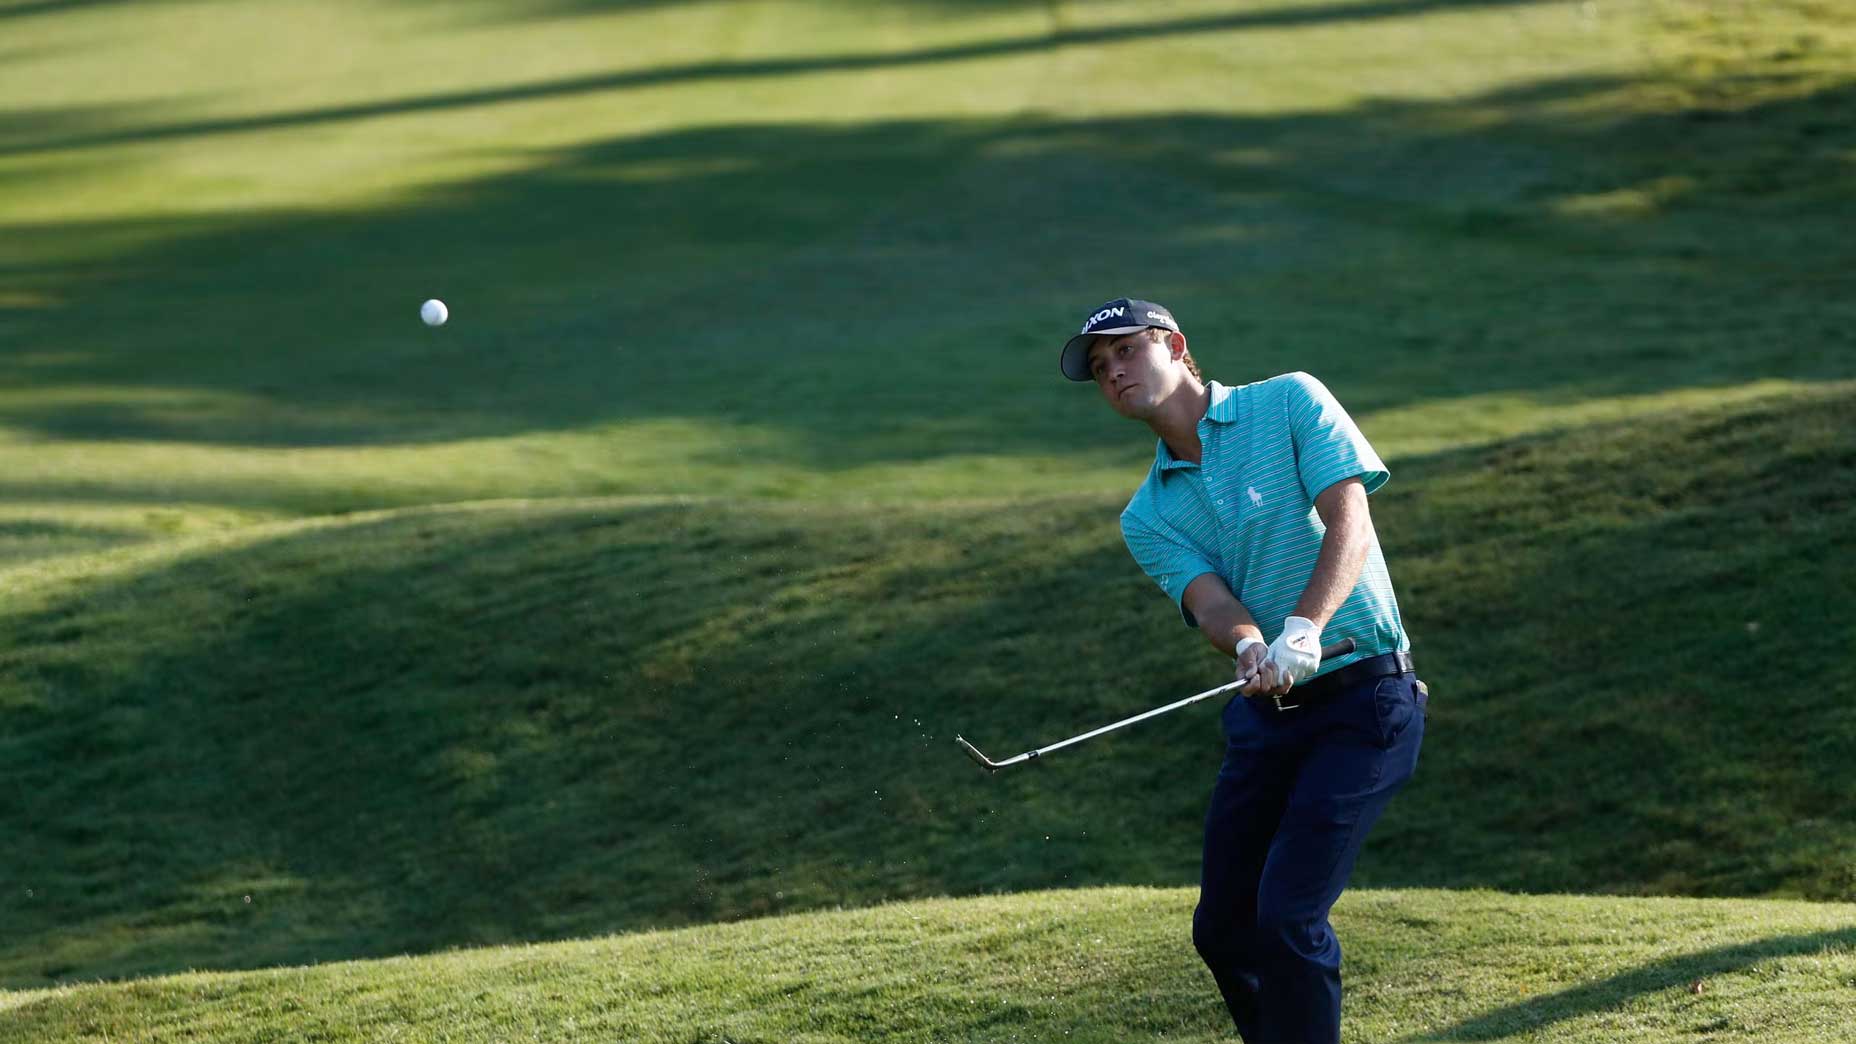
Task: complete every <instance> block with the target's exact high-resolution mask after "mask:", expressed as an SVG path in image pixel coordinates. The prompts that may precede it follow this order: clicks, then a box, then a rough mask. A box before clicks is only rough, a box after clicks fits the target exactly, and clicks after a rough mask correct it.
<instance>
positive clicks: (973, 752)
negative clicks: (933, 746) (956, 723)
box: [954, 736, 1038, 772]
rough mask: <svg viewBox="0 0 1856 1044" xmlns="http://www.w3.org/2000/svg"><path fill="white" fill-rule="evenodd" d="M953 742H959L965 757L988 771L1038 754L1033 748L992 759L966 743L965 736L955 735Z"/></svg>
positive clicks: (993, 770)
mask: <svg viewBox="0 0 1856 1044" xmlns="http://www.w3.org/2000/svg"><path fill="white" fill-rule="evenodd" d="M954 742H955V743H958V744H960V749H961V750H964V751H966V752H967V757H970V758H972V759H973V760H974V761H977V762H979V765H980V767H981V768H983V769H985V770H986V771H988V772H997V771H999V770H1000V769H1002V768H1005V767H1007V766H1009V765H1016V764H1018V763H1019V762H1021V761H1029V760H1030V759H1032V758H1035V757H1037V756H1038V752H1037V751H1035V750H1034V751H1030V752H1028V753H1025V754H1020V755H1018V756H1017V757H1015V758H1006V759H1005V760H1004V761H994V760H992V759H991V758H989V757H987V756H986V755H984V754H981V753H980V749H979V748H978V747H976V746H974V745H973V744H971V743H968V742H967V741H966V738H965V737H962V736H955V737H954Z"/></svg>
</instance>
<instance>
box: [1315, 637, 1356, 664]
mask: <svg viewBox="0 0 1856 1044" xmlns="http://www.w3.org/2000/svg"><path fill="white" fill-rule="evenodd" d="M1352 651H1353V639H1352V638H1342V639H1341V640H1340V641H1338V642H1335V643H1334V644H1333V645H1324V646H1322V647H1321V658H1322V659H1323V660H1333V659H1337V658H1339V657H1342V656H1345V655H1347V654H1348V653H1350V652H1352Z"/></svg>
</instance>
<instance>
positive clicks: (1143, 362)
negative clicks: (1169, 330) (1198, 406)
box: [1089, 330, 1186, 420]
mask: <svg viewBox="0 0 1856 1044" xmlns="http://www.w3.org/2000/svg"><path fill="white" fill-rule="evenodd" d="M1175 339H1177V340H1178V341H1179V342H1180V345H1179V347H1180V350H1181V352H1182V353H1183V351H1184V342H1185V338H1183V337H1180V336H1179V335H1178V334H1170V335H1168V336H1167V337H1166V338H1165V339H1163V340H1158V341H1156V340H1154V339H1153V333H1152V331H1149V330H1136V331H1135V332H1134V333H1131V334H1121V335H1120V336H1117V337H1108V336H1103V337H1098V338H1096V343H1095V344H1093V345H1091V346H1090V348H1089V373H1090V375H1091V376H1093V377H1094V378H1095V382H1096V389H1097V390H1098V391H1100V392H1101V393H1102V397H1103V398H1104V399H1107V400H1108V404H1109V405H1110V406H1111V407H1113V408H1114V410H1115V412H1116V413H1119V414H1121V415H1122V416H1123V417H1130V418H1133V419H1134V420H1145V419H1147V418H1148V417H1149V416H1152V415H1153V412H1154V410H1155V409H1156V408H1158V407H1159V405H1160V404H1161V403H1162V402H1165V401H1166V399H1167V397H1168V396H1170V395H1172V394H1173V392H1174V391H1176V390H1177V389H1178V388H1179V386H1180V383H1181V382H1182V380H1183V379H1184V377H1185V374H1186V367H1185V366H1184V365H1182V364H1181V363H1180V362H1179V361H1178V360H1177V359H1176V358H1175V357H1174V354H1173V348H1174V345H1173V341H1174V340H1175Z"/></svg>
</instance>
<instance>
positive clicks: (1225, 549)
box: [1060, 298, 1424, 1044]
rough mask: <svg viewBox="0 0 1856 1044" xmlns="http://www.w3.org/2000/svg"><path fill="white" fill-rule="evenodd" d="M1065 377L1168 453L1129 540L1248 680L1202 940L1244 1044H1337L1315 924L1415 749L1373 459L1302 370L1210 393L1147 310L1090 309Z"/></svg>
mask: <svg viewBox="0 0 1856 1044" xmlns="http://www.w3.org/2000/svg"><path fill="white" fill-rule="evenodd" d="M1060 365H1061V367H1062V369H1063V374H1064V376H1066V377H1068V378H1070V379H1071V380H1074V381H1094V382H1095V385H1096V388H1097V390H1098V391H1099V392H1100V393H1101V395H1102V397H1103V398H1104V399H1106V400H1107V401H1108V404H1109V406H1110V407H1111V408H1113V409H1114V411H1115V412H1116V413H1119V414H1121V415H1122V416H1124V417H1129V418H1132V419H1134V420H1138V421H1141V422H1143V423H1145V424H1146V425H1147V426H1148V427H1149V428H1151V429H1153V432H1154V434H1155V435H1157V436H1159V444H1158V445H1157V446H1156V447H1155V450H1154V464H1153V467H1152V468H1151V469H1150V470H1149V471H1148V473H1147V479H1146V481H1144V482H1143V483H1141V486H1140V488H1139V489H1138V490H1136V491H1135V494H1134V497H1133V499H1132V500H1130V501H1129V502H1128V506H1127V508H1126V510H1124V511H1123V512H1122V514H1121V531H1122V537H1123V539H1125V540H1126V541H1127V545H1128V550H1129V551H1130V552H1131V553H1132V554H1133V555H1134V559H1135V561H1136V562H1138V563H1139V564H1140V566H1141V568H1142V569H1143V570H1144V571H1146V573H1147V575H1148V576H1150V577H1152V578H1153V579H1154V581H1155V582H1156V583H1158V584H1159V585H1160V587H1161V588H1162V589H1163V590H1165V591H1166V593H1167V595H1168V596H1169V597H1171V598H1172V599H1173V601H1174V603H1175V604H1177V605H1178V606H1179V610H1180V615H1181V616H1182V617H1183V618H1184V620H1185V622H1186V625H1187V626H1189V627H1192V626H1196V627H1197V628H1198V629H1199V630H1200V631H1202V632H1203V633H1204V634H1205V638H1206V640H1207V641H1209V642H1211V644H1212V645H1213V646H1214V647H1216V648H1217V649H1218V650H1219V651H1220V652H1222V653H1224V654H1225V655H1227V656H1231V657H1233V658H1234V659H1235V661H1236V665H1237V677H1238V678H1240V679H1249V680H1248V682H1247V684H1246V685H1245V686H1244V687H1243V688H1242V689H1240V690H1238V691H1239V693H1240V694H1241V695H1240V696H1239V697H1233V698H1232V699H1231V701H1230V702H1229V703H1228V704H1227V705H1226V706H1225V710H1224V718H1223V726H1224V735H1225V756H1224V763H1223V765H1222V767H1221V768H1220V769H1219V771H1218V779H1217V782H1216V784H1215V785H1214V787H1213V790H1212V797H1211V807H1210V809H1209V810H1208V811H1207V813H1206V817H1205V854H1204V861H1203V863H1202V866H1201V875H1200V885H1199V905H1198V909H1197V910H1196V911H1194V913H1193V916H1192V942H1193V945H1194V946H1195V947H1196V948H1197V949H1198V951H1199V955H1200V956H1201V957H1203V958H1204V960H1205V963H1206V965H1207V966H1209V967H1210V968H1211V972H1212V976H1213V978H1215V979H1216V980H1217V982H1218V989H1219V990H1220V991H1221V992H1222V993H1223V994H1224V1001H1225V1005H1226V1006H1227V1007H1228V1008H1229V1009H1230V1011H1231V1018H1232V1019H1233V1020H1235V1022H1236V1023H1237V1031H1238V1033H1239V1034H1241V1035H1242V1037H1243V1038H1244V1040H1245V1041H1246V1042H1248V1044H1338V1042H1339V1040H1340V994H1341V988H1340V943H1339V942H1338V941H1336V940H1335V938H1334V933H1333V930H1332V926H1331V925H1330V924H1329V923H1328V911H1329V910H1330V909H1332V908H1333V906H1334V901H1335V900H1336V899H1337V898H1339V896H1340V893H1341V889H1342V888H1344V887H1346V884H1347V878H1348V876H1349V875H1350V874H1351V873H1352V871H1353V862H1354V857H1355V856H1356V855H1358V854H1359V851H1360V845H1361V843H1362V842H1363V841H1365V839H1366V834H1367V831H1368V830H1370V829H1371V828H1372V826H1373V823H1374V821H1376V820H1377V819H1378V818H1379V814H1380V812H1382V811H1383V810H1384V809H1385V806H1386V802H1387V801H1389V800H1390V799H1391V797H1392V795H1393V794H1394V793H1396V792H1397V791H1398V790H1399V789H1400V788H1401V787H1402V786H1404V784H1405V782H1406V781H1407V780H1408V779H1410V778H1411V775H1412V772H1413V771H1414V770H1415V769H1416V767H1417V762H1418V747H1419V745H1420V744H1421V743H1422V741H1423V737H1424V697H1423V695H1422V694H1421V691H1420V687H1419V684H1418V681H1417V677H1416V676H1415V675H1414V674H1413V673H1412V663H1411V656H1410V654H1409V649H1410V647H1411V646H1410V642H1409V641H1408V640H1407V639H1406V636H1405V630H1404V628H1403V626H1401V624H1400V623H1399V614H1398V603H1397V601H1396V600H1394V598H1393V596H1392V582H1391V579H1390V578H1389V577H1388V576H1387V573H1386V565H1385V559H1384V557H1383V556H1382V555H1381V553H1380V550H1379V539H1378V537H1377V535H1376V534H1375V533H1374V532H1373V524H1372V519H1371V517H1370V516H1369V515H1368V513H1367V507H1366V497H1367V494H1368V493H1371V492H1372V491H1374V490H1376V489H1378V488H1379V487H1380V486H1381V485H1383V484H1384V483H1385V481H1386V478H1387V477H1388V473H1387V471H1386V467H1385V464H1384V463H1382V462H1381V461H1380V459H1379V456H1378V454H1376V453H1374V452H1373V448H1372V446H1370V445H1368V444H1367V441H1366V439H1365V437H1363V436H1362V435H1361V434H1360V430H1359V428H1357V427H1356V426H1355V425H1354V423H1353V419H1352V418H1351V417H1349V416H1348V415H1347V412H1346V411H1345V410H1343V409H1342V408H1341V406H1340V403H1339V402H1337V401H1335V399H1334V396H1333V395H1332V394H1330V393H1329V392H1328V390H1327V388H1326V387H1324V386H1323V385H1322V384H1321V382H1320V381H1318V380H1316V379H1315V378H1313V377H1311V376H1309V375H1308V374H1306V373H1291V374H1285V375H1283V376H1280V377H1273V378H1271V379H1269V380H1266V381H1259V382H1257V383H1255V384H1246V385H1242V386H1239V387H1227V386H1225V385H1222V384H1219V383H1217V382H1216V381H1213V382H1206V381H1205V380H1204V379H1203V378H1202V377H1201V376H1200V374H1199V368H1198V364H1197V363H1196V362H1194V361H1193V358H1192V355H1191V353H1190V352H1188V351H1187V349H1186V337H1185V335H1184V334H1183V333H1181V332H1180V329H1179V324H1178V323H1177V322H1175V321H1174V319H1173V316H1172V314H1171V313H1170V312H1168V311H1167V310H1166V309H1165V308H1162V307H1160V306H1159V305H1157V304H1154V303H1152V302H1150V301H1138V300H1132V299H1129V298H1122V299H1120V300H1116V301H1110V302H1109V303H1108V304H1106V305H1103V306H1102V307H1101V308H1098V309H1096V310H1095V311H1094V312H1093V313H1091V314H1090V316H1089V317H1088V319H1087V320H1086V321H1085V322H1084V324H1083V328H1082V332H1081V333H1079V334H1077V335H1076V336H1074V337H1072V338H1070V340H1069V342H1068V343H1067V344H1065V345H1064V347H1063V354H1062V356H1061V358H1060ZM1323 637H1326V638H1327V639H1328V640H1329V641H1330V642H1332V641H1335V640H1337V639H1341V638H1352V639H1354V643H1355V648H1354V651H1353V652H1352V653H1349V654H1347V655H1345V656H1342V657H1340V658H1339V659H1336V660H1333V661H1331V662H1326V663H1324V662H1322V661H1321V652H1320V650H1321V644H1322V639H1323Z"/></svg>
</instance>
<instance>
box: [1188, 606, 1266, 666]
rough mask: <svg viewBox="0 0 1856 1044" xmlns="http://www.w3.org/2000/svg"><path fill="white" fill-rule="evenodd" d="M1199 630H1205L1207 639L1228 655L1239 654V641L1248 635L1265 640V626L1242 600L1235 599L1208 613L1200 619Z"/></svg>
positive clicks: (1214, 646) (1258, 639)
mask: <svg viewBox="0 0 1856 1044" xmlns="http://www.w3.org/2000/svg"><path fill="white" fill-rule="evenodd" d="M1199 630H1201V631H1204V632H1205V640H1206V641H1209V642H1211V643H1212V647H1213V648H1215V649H1217V650H1218V651H1219V652H1221V653H1224V654H1225V655H1226V656H1236V655H1237V643H1238V642H1240V641H1242V640H1243V639H1244V638H1246V637H1250V638H1255V639H1256V640H1257V641H1262V640H1263V628H1261V627H1258V626H1257V621H1256V620H1255V619H1253V618H1252V617H1251V615H1250V610H1248V609H1246V608H1244V604H1243V603H1242V602H1238V601H1236V600H1233V601H1231V602H1229V603H1227V604H1225V605H1221V606H1219V607H1218V608H1217V609H1215V610H1213V611H1212V612H1210V613H1208V614H1207V615H1206V616H1205V617H1204V618H1202V619H1200V620H1199Z"/></svg>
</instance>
